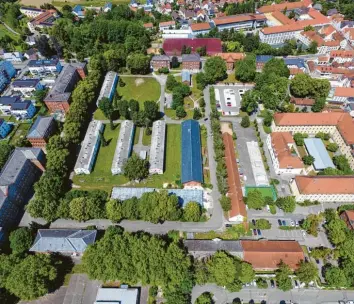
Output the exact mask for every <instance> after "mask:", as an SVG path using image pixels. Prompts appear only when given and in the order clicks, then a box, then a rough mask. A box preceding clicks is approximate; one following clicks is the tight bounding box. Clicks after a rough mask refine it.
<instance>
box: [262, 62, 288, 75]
mask: <svg viewBox="0 0 354 304" xmlns="http://www.w3.org/2000/svg"><path fill="white" fill-rule="evenodd" d="M263 73H264V74H267V75H269V74H271V73H274V74H276V75H277V76H280V77H285V78H289V76H290V71H289V69H288V67H287V65H286V64H285V62H284V60H283V59H281V58H272V59H271V60H269V61H268V62H266V64H265V65H264V67H263Z"/></svg>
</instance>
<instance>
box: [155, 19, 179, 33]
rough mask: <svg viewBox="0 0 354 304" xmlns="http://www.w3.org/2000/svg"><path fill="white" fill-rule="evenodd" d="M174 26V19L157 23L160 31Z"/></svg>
mask: <svg viewBox="0 0 354 304" xmlns="http://www.w3.org/2000/svg"><path fill="white" fill-rule="evenodd" d="M174 28H176V22H175V21H165V22H160V23H159V30H160V31H163V30H169V29H174Z"/></svg>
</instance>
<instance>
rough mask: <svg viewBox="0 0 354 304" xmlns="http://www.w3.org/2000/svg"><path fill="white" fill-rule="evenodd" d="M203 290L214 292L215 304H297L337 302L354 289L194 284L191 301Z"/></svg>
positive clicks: (353, 293)
mask: <svg viewBox="0 0 354 304" xmlns="http://www.w3.org/2000/svg"><path fill="white" fill-rule="evenodd" d="M203 292H211V293H213V294H214V301H215V304H226V303H231V302H232V300H233V299H235V298H239V299H241V300H243V301H244V303H248V302H249V301H250V300H253V301H254V302H256V303H260V302H261V301H263V300H264V301H266V302H267V303H269V304H278V303H280V302H281V301H287V303H289V302H290V301H292V302H293V303H297V304H317V303H318V304H320V303H329V302H332V303H338V301H340V300H346V301H348V300H352V299H354V291H346V290H343V291H341V290H333V291H332V290H319V289H293V290H291V291H287V292H283V291H281V290H279V289H252V288H244V289H242V290H241V291H240V292H232V293H231V292H228V291H227V290H225V289H223V288H222V287H218V286H216V285H215V284H208V285H204V286H198V285H196V286H195V287H194V288H193V291H192V303H194V301H195V299H196V298H197V297H198V296H199V295H200V294H202V293H203Z"/></svg>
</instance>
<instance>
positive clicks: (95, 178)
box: [73, 124, 128, 192]
mask: <svg viewBox="0 0 354 304" xmlns="http://www.w3.org/2000/svg"><path fill="white" fill-rule="evenodd" d="M119 129H120V125H119V126H117V127H116V128H115V129H114V130H111V128H110V126H109V124H106V125H105V130H104V137H105V139H106V140H107V141H109V144H108V146H106V147H100V149H99V151H98V155H97V159H96V163H95V165H94V167H93V171H92V173H91V174H90V175H75V176H74V178H73V182H74V184H76V185H78V186H81V188H82V189H85V190H92V189H101V190H105V191H107V192H110V191H111V190H112V187H113V186H119V185H122V184H124V183H127V182H128V180H127V179H126V178H125V177H124V176H123V175H112V172H111V166H112V161H113V156H114V152H115V149H116V145H117V139H118V136H119Z"/></svg>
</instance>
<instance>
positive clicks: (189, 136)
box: [181, 119, 203, 184]
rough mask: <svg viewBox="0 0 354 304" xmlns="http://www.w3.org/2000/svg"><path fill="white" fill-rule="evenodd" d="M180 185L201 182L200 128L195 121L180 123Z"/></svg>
mask: <svg viewBox="0 0 354 304" xmlns="http://www.w3.org/2000/svg"><path fill="white" fill-rule="evenodd" d="M181 181H182V183H183V184H184V183H188V182H191V181H193V182H200V183H202V182H203V167H202V151H201V142H200V127H199V122H198V121H196V120H192V119H190V120H186V121H184V122H182V174H181Z"/></svg>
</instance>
